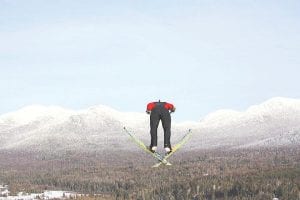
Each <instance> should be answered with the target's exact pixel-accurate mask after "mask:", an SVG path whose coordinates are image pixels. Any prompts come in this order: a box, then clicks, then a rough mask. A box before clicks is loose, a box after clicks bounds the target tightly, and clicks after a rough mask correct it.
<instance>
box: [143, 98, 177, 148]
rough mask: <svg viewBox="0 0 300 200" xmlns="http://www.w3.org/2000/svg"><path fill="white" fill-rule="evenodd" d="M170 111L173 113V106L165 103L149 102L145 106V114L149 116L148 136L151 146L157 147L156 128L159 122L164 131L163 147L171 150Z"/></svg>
mask: <svg viewBox="0 0 300 200" xmlns="http://www.w3.org/2000/svg"><path fill="white" fill-rule="evenodd" d="M170 111H171V112H174V111H175V107H174V105H173V104H170V103H167V102H151V103H149V104H148V105H147V113H151V114H150V134H151V145H150V148H151V147H153V146H157V128H158V125H159V121H161V122H162V126H163V129H164V147H169V148H170V149H171V142H170V138H171V115H170Z"/></svg>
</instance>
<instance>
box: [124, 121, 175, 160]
mask: <svg viewBox="0 0 300 200" xmlns="http://www.w3.org/2000/svg"><path fill="white" fill-rule="evenodd" d="M124 130H125V132H126V133H127V134H128V135H129V136H130V138H131V140H132V141H133V142H134V143H136V144H137V145H138V146H139V147H140V148H141V149H142V150H144V151H145V152H146V153H149V154H151V155H152V156H153V157H154V158H156V159H157V160H159V163H161V164H164V165H172V164H171V163H169V162H168V161H167V160H166V159H164V157H163V156H162V155H160V154H159V153H157V152H154V153H153V152H152V151H150V150H149V148H148V147H147V146H146V145H145V144H144V143H143V142H142V141H141V140H139V139H138V138H137V137H135V136H134V135H133V134H131V133H130V132H129V131H128V130H127V129H126V127H124Z"/></svg>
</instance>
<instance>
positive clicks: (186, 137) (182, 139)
mask: <svg viewBox="0 0 300 200" xmlns="http://www.w3.org/2000/svg"><path fill="white" fill-rule="evenodd" d="M191 136H192V130H191V129H189V130H188V132H187V133H186V134H185V135H184V136H183V137H182V138H181V140H179V142H178V143H177V144H176V145H175V146H174V147H173V148H172V151H171V153H169V154H168V155H166V156H165V157H164V158H163V160H167V159H168V158H169V157H170V156H171V155H173V154H174V153H175V152H176V151H177V150H178V149H180V148H181V147H182V146H183V145H184V144H185V143H186V142H187V141H188V140H189V139H190V138H191ZM161 164H162V162H159V163H156V164H155V165H153V166H152V167H159V166H160V165H161Z"/></svg>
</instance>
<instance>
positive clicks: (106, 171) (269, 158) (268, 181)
mask: <svg viewBox="0 0 300 200" xmlns="http://www.w3.org/2000/svg"><path fill="white" fill-rule="evenodd" d="M299 152H300V151H299V149H285V148H284V149H259V150H242V151H241V150H239V151H198V152H189V153H185V154H178V155H176V156H174V158H173V159H172V160H170V161H171V162H173V163H174V165H173V166H172V167H161V168H158V169H153V168H151V167H150V166H151V164H153V162H152V160H151V157H146V158H145V155H142V156H141V155H140V154H134V153H131V154H130V156H127V157H126V159H122V157H123V156H126V153H124V154H122V155H121V153H120V154H116V155H110V157H109V158H110V160H112V161H113V162H111V161H110V162H107V159H106V157H101V156H99V155H98V156H96V155H84V156H83V155H78V154H76V155H75V154H72V156H69V157H55V159H54V158H51V159H49V158H46V157H45V158H43V159H41V160H39V159H36V158H33V157H34V156H32V155H31V156H29V157H28V158H30V159H32V160H31V162H30V163H31V165H29V162H28V160H27V161H26V163H25V164H24V163H23V164H22V163H20V162H18V163H16V164H15V166H13V167H12V166H11V165H10V166H9V167H12V168H9V169H8V168H7V165H6V166H4V165H3V167H2V168H1V169H2V170H1V171H0V182H1V181H2V182H4V183H7V184H9V185H10V187H11V190H12V192H17V191H21V190H25V191H27V192H40V191H42V190H47V189H62V190H71V191H76V192H79V193H85V194H90V195H89V197H83V198H88V199H140V200H144V199H145V200H147V199H155V200H156V199H161V200H164V199H166V200H167V199H168V200H169V199H170V200H171V199H175V200H177V199H180V200H185V199H194V200H198V199H199V200H200V199H230V200H235V199H255V200H257V199H264V200H265V199H273V198H275V197H276V198H279V199H280V200H283V199H287V200H290V199H293V200H294V199H295V200H299V199H300V156H299ZM105 156H107V155H105ZM1 158H2V159H3V157H1V155H0V161H1ZM95 158H97V159H95ZM113 158H115V160H114V159H113ZM10 159H11V158H10ZM25 160H26V159H25ZM137 161H138V162H137ZM0 163H2V162H0ZM0 165H1V164H0ZM21 166H25V167H23V168H22V167H21ZM94 194H98V195H96V196H94Z"/></svg>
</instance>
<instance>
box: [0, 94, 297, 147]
mask: <svg viewBox="0 0 300 200" xmlns="http://www.w3.org/2000/svg"><path fill="white" fill-rule="evenodd" d="M299 122H300V100H296V99H287V98H273V99H270V100H269V101H266V102H264V103H262V104H260V105H256V106H252V107H250V108H249V109H247V110H246V111H245V112H237V111H233V110H219V111H216V112H214V113H211V114H209V115H208V116H206V117H205V118H204V119H202V120H201V121H199V122H184V123H176V124H175V123H173V127H172V142H173V143H176V141H178V140H179V139H180V138H181V137H182V136H183V134H184V132H186V131H187V130H188V129H190V128H191V129H192V130H193V133H194V134H193V137H192V139H191V140H190V141H189V143H188V144H187V145H186V147H185V149H186V150H187V149H200V148H222V147H228V148H246V147H247V148H249V147H251V148H256V147H262V146H282V145H284V146H291V145H300V123H299ZM124 126H126V127H127V128H128V129H129V130H131V131H132V132H134V134H135V135H136V136H137V137H139V138H141V139H142V140H143V141H144V142H145V143H146V144H148V143H149V140H150V135H149V117H148V116H147V115H146V114H144V113H124V112H119V111H117V110H114V109H112V108H109V107H107V106H102V105H100V106H94V107H91V108H89V109H86V110H79V111H73V110H68V109H64V108H61V107H56V106H48V107H46V106H40V105H34V106H29V107H25V108H23V109H21V110H18V111H16V112H12V113H7V114H4V115H2V116H0V141H1V143H0V150H9V149H14V150H35V151H46V152H48V151H51V152H53V151H66V150H80V151H96V150H97V151H102V150H105V149H107V148H113V149H117V150H120V149H121V150H125V149H127V150H128V149H130V150H137V147H136V146H135V145H133V144H132V143H131V141H130V139H129V138H128V136H127V135H126V134H125V133H124V131H123V127H124ZM159 138H160V141H159V143H160V144H162V141H161V140H162V138H163V133H162V131H161V129H160V131H159Z"/></svg>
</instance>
